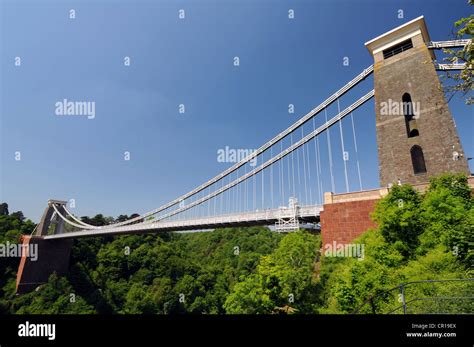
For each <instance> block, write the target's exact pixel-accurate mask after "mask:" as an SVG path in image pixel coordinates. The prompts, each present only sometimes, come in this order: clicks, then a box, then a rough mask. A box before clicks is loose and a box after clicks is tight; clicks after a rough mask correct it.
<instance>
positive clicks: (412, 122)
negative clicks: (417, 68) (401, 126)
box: [402, 93, 420, 137]
mask: <svg viewBox="0 0 474 347" xmlns="http://www.w3.org/2000/svg"><path fill="white" fill-rule="evenodd" d="M402 103H403V114H404V115H405V126H406V129H407V136H408V137H415V136H418V135H420V132H419V131H418V124H416V118H415V115H414V112H413V103H412V101H411V96H410V94H408V93H405V94H403V96H402Z"/></svg>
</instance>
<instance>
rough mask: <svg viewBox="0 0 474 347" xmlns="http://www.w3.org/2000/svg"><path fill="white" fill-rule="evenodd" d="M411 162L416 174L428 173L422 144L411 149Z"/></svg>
mask: <svg viewBox="0 0 474 347" xmlns="http://www.w3.org/2000/svg"><path fill="white" fill-rule="evenodd" d="M410 154H411V162H412V164H413V172H414V174H415V175H420V174H424V173H426V164H425V157H424V155H423V150H422V149H421V147H420V146H418V145H414V146H413V147H412V148H411V149H410Z"/></svg>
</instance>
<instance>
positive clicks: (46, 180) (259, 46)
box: [0, 0, 474, 221]
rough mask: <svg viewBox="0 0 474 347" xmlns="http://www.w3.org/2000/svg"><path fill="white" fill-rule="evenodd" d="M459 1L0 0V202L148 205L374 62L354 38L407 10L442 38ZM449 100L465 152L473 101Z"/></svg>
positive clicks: (372, 171)
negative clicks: (66, 108) (81, 110)
mask: <svg viewBox="0 0 474 347" xmlns="http://www.w3.org/2000/svg"><path fill="white" fill-rule="evenodd" d="M466 3H467V1H466V0H450V1H449V5H447V1H446V0H439V1H438V0H424V1H415V0H408V1H379V0H377V1H376V0H373V1H372V0H370V1H369V0H365V1H356V0H346V1H334V0H333V1H257V0H254V1H199V0H193V1H131V0H130V1H28V2H27V1H19V0H15V1H5V0H2V1H1V7H0V23H1V34H0V49H1V65H0V68H1V70H0V81H1V85H0V88H1V90H0V93H1V94H0V96H1V100H0V107H1V109H0V111H1V113H0V115H1V135H0V136H1V137H0V139H1V156H2V157H1V162H0V165H1V177H0V183H1V186H0V201H6V202H8V204H9V205H10V210H11V211H16V210H22V211H23V212H24V213H25V215H26V216H27V217H29V218H31V219H33V220H34V221H38V219H39V217H40V215H41V213H42V212H43V210H44V208H45V207H46V202H47V200H48V199H50V198H57V199H71V198H74V199H75V200H76V204H77V207H76V209H75V211H74V212H75V213H76V214H78V215H94V214H96V213H103V214H104V215H111V216H117V215H119V214H131V213H134V212H138V213H142V212H146V211H148V210H151V209H153V208H155V207H157V206H159V205H161V204H162V203H164V202H167V201H168V200H170V199H173V198H175V197H177V196H178V195H180V194H182V193H185V192H187V191H188V190H190V189H192V188H194V187H195V186H196V185H198V184H201V183H202V182H204V181H206V180H207V179H209V178H211V177H213V176H214V175H216V174H218V173H219V172H220V171H222V170H224V169H225V168H227V167H228V166H229V165H230V164H225V163H219V162H218V161H217V160H216V156H217V155H216V151H217V150H218V149H220V148H224V147H225V146H229V147H231V148H258V147H259V146H260V145H262V144H263V143H264V142H266V141H267V140H269V139H270V138H272V137H273V136H274V135H276V134H277V133H278V132H280V131H281V130H283V129H285V128H286V127H287V126H289V125H290V124H291V123H293V122H294V121H295V120H296V119H297V118H299V117H301V116H303V115H304V114H306V113H307V112H308V111H309V110H311V109H312V108H313V107H315V106H316V105H318V104H319V103H320V102H321V101H323V100H324V99H325V98H326V97H328V96H329V95H330V94H332V93H333V92H334V91H336V90H337V89H338V88H340V87H341V86H342V85H344V84H345V83H346V82H347V81H349V80H350V79H352V78H353V77H354V76H355V75H357V74H359V73H360V72H361V71H362V69H364V68H366V67H367V66H369V65H370V64H371V63H372V58H371V56H370V55H369V53H368V51H367V50H366V48H365V47H364V42H366V41H368V40H370V39H372V38H374V37H376V36H378V35H380V34H382V33H384V32H386V31H388V30H390V29H392V28H394V27H396V26H399V25H401V24H403V23H405V22H407V21H409V20H411V19H413V18H415V17H417V16H419V15H424V16H425V19H426V21H427V24H428V29H429V31H430V34H431V37H432V39H433V40H444V39H449V38H450V34H451V32H452V24H453V22H454V21H456V20H457V19H458V18H460V17H463V16H467V15H468V14H469V13H470V12H472V8H469V6H468V5H467V4H466ZM70 9H75V11H76V19H74V20H71V19H69V10H70ZM179 9H184V10H185V14H186V18H185V20H180V19H179V18H178V10H179ZM288 9H294V11H295V19H294V20H289V19H288ZM398 9H403V11H404V17H405V18H404V19H398V18H397V10H398ZM17 56H19V57H21V66H20V67H16V66H14V62H15V57H17ZM125 56H129V57H131V66H129V67H124V66H123V58H124V57H125ZM234 56H238V57H239V58H240V66H239V67H234V66H233V57H234ZM344 56H347V57H349V59H350V60H349V62H350V65H349V66H343V64H342V59H343V57H344ZM365 84H366V86H365V87H363V88H362V89H361V90H360V91H359V92H357V93H354V94H351V97H352V96H353V98H352V100H351V99H350V98H348V99H345V100H344V101H343V100H341V102H343V104H342V105H341V106H347V105H348V104H349V103H351V102H352V101H354V100H355V98H356V97H359V96H361V95H362V94H363V93H364V92H366V91H368V90H370V89H372V81H371V80H369V81H367V82H365ZM364 88H365V89H364ZM63 98H67V99H69V100H73V101H82V100H85V101H95V103H96V117H95V119H90V120H89V119H86V118H85V117H61V116H57V115H55V113H54V112H55V106H54V104H55V103H56V102H57V101H60V100H62V99H63ZM181 103H182V104H184V105H185V107H186V112H185V113H184V114H179V113H178V105H179V104H181ZM290 103H292V104H294V105H295V114H293V115H291V114H288V104H290ZM450 108H451V111H452V113H453V115H454V118H455V121H456V124H457V126H458V131H459V134H460V137H461V141H462V144H463V147H464V150H465V152H466V153H467V155H468V156H474V140H473V138H472V133H473V114H472V108H469V107H467V106H465V105H464V103H463V101H462V100H461V99H459V98H457V97H455V98H454V99H453V100H452V101H451V103H450ZM354 117H355V118H354V120H355V123H356V129H357V133H358V140H359V151H360V153H361V158H360V159H361V163H360V164H361V167H362V169H363V183H364V188H371V187H377V185H378V172H377V158H376V155H377V153H376V147H375V124H374V106H373V102H372V103H370V104H368V105H367V106H366V107H363V108H361V109H360V110H359V111H357V112H355V113H354ZM348 124H349V123H347V122H346V123H344V127H345V128H344V131H345V133H346V132H347V136H351V133H350V129H348V128H347V127H348V126H349V125H348ZM333 132H334V137H335V141H338V138H337V137H336V136H337V134H338V130H337V129H335V130H334V131H333ZM335 146H337V145H335ZM336 148H337V147H336ZM16 151H20V152H21V161H15V152H16ZM125 151H129V152H130V153H131V160H130V161H124V160H123V153H124V152H125ZM335 165H336V167H337V168H339V169H340V164H335ZM337 165H339V166H337ZM472 167H473V166H472V163H471V169H472ZM342 176H343V175H340V171H339V175H338V178H337V182H336V185H337V190H338V191H340V190H343V188H344V187H343V178H342ZM351 180H352V182H351V187H353V186H354V187H355V185H356V182H355V181H354V177H351ZM325 184H327V180H326V183H325ZM327 188H329V187H327ZM326 190H328V189H326Z"/></svg>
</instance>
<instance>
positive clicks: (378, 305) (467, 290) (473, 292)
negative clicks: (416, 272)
mask: <svg viewBox="0 0 474 347" xmlns="http://www.w3.org/2000/svg"><path fill="white" fill-rule="evenodd" d="M352 313H353V314H472V313H474V278H460V279H443V280H420V281H412V282H407V283H401V284H400V285H398V286H396V287H393V288H391V289H388V290H380V291H378V292H376V293H375V294H374V295H372V296H370V297H369V298H368V299H366V300H365V301H364V302H363V303H362V304H361V305H360V306H359V307H357V309H355V310H354V311H353V312H352Z"/></svg>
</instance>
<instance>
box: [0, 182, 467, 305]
mask: <svg viewBox="0 0 474 347" xmlns="http://www.w3.org/2000/svg"><path fill="white" fill-rule="evenodd" d="M372 217H373V219H374V220H375V221H376V222H377V224H378V228H376V229H374V230H368V231H367V232H366V233H364V234H363V235H361V236H360V237H359V238H358V239H357V240H355V241H354V243H361V244H363V245H364V257H363V259H357V258H353V257H329V256H325V255H324V254H321V252H320V249H321V246H322V245H321V242H320V236H319V235H318V234H315V233H309V232H307V231H303V230H300V231H297V232H292V233H287V234H280V233H276V232H273V231H270V230H269V229H267V228H263V227H258V228H257V227H255V228H239V229H221V230H216V231H213V232H199V233H189V234H179V233H160V234H148V235H128V236H120V237H97V238H89V239H79V240H75V241H74V246H73V250H72V255H71V262H70V271H69V273H68V274H67V276H65V277H58V276H57V275H56V274H52V275H51V277H50V278H49V282H48V283H46V284H44V285H42V286H40V287H38V288H37V290H36V291H34V292H31V293H28V294H25V295H20V296H18V295H15V276H16V271H17V267H18V263H19V259H18V258H1V259H0V273H1V276H0V312H1V313H17V314H24V313H47V314H56V313H67V314H72V313H81V314H86V313H96V314H114V313H118V314H180V313H192V314H225V313H227V314H236V313H237V314H239V313H245V314H298V313H302V314H308V313H351V312H353V311H354V310H356V309H357V308H358V307H359V306H361V305H362V304H363V303H364V302H365V301H366V300H367V299H369V298H370V297H371V296H375V297H374V299H373V300H371V301H370V305H362V308H361V309H360V312H363V313H370V312H377V313H387V312H390V311H392V310H394V309H396V308H397V307H399V306H400V298H399V296H398V293H399V292H398V290H395V291H393V290H392V291H390V289H391V288H393V287H395V286H397V285H399V284H400V283H406V282H410V281H418V280H424V279H452V278H469V277H473V276H472V270H470V268H472V260H473V253H472V244H473V241H474V239H473V235H474V232H473V226H474V205H473V198H472V196H471V191H470V189H469V187H468V185H467V178H466V177H464V176H442V177H439V178H436V179H432V181H431V185H430V188H429V190H428V191H427V192H426V193H425V194H419V193H417V192H416V191H414V190H413V189H412V187H411V186H409V185H403V186H395V187H393V189H392V190H391V192H390V194H389V195H388V196H386V197H385V198H384V199H382V200H380V202H379V203H378V204H377V207H376V211H375V212H374V214H373V216H372ZM127 218H130V217H128V216H124V215H122V216H119V217H118V218H117V219H113V218H105V217H104V216H102V215H97V216H95V217H93V218H87V217H82V220H83V221H85V222H87V223H91V224H94V225H104V224H107V223H110V222H111V221H113V220H117V221H119V220H125V219H127ZM34 227H35V224H34V223H33V222H31V221H30V220H28V219H25V217H24V216H23V214H22V213H21V212H13V213H9V211H8V205H7V204H1V205H0V243H6V242H7V241H10V242H18V241H19V238H20V235H21V234H30V233H31V232H32V231H33V229H34ZM39 256H41V254H40V255H39ZM470 283H472V282H452V283H451V282H446V283H441V284H439V283H419V284H412V285H409V286H407V287H406V299H407V300H408V299H410V298H417V297H432V296H436V295H441V296H442V295H447V294H449V295H450V296H453V297H454V296H456V297H461V298H462V297H463V296H465V295H466V293H471V294H472V292H473V289H474V288H473V285H472V284H470ZM420 302H421V301H416V300H415V301H414V302H413V303H412V304H410V305H411V306H409V307H410V308H411V309H412V312H470V313H472V312H474V307H473V304H472V300H467V301H466V300H463V299H459V300H457V301H449V300H448V301H446V300H445V301H443V302H442V303H441V302H440V301H436V300H427V301H423V303H422V304H420ZM395 312H398V313H400V311H399V310H398V311H397V310H396V311H395Z"/></svg>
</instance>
